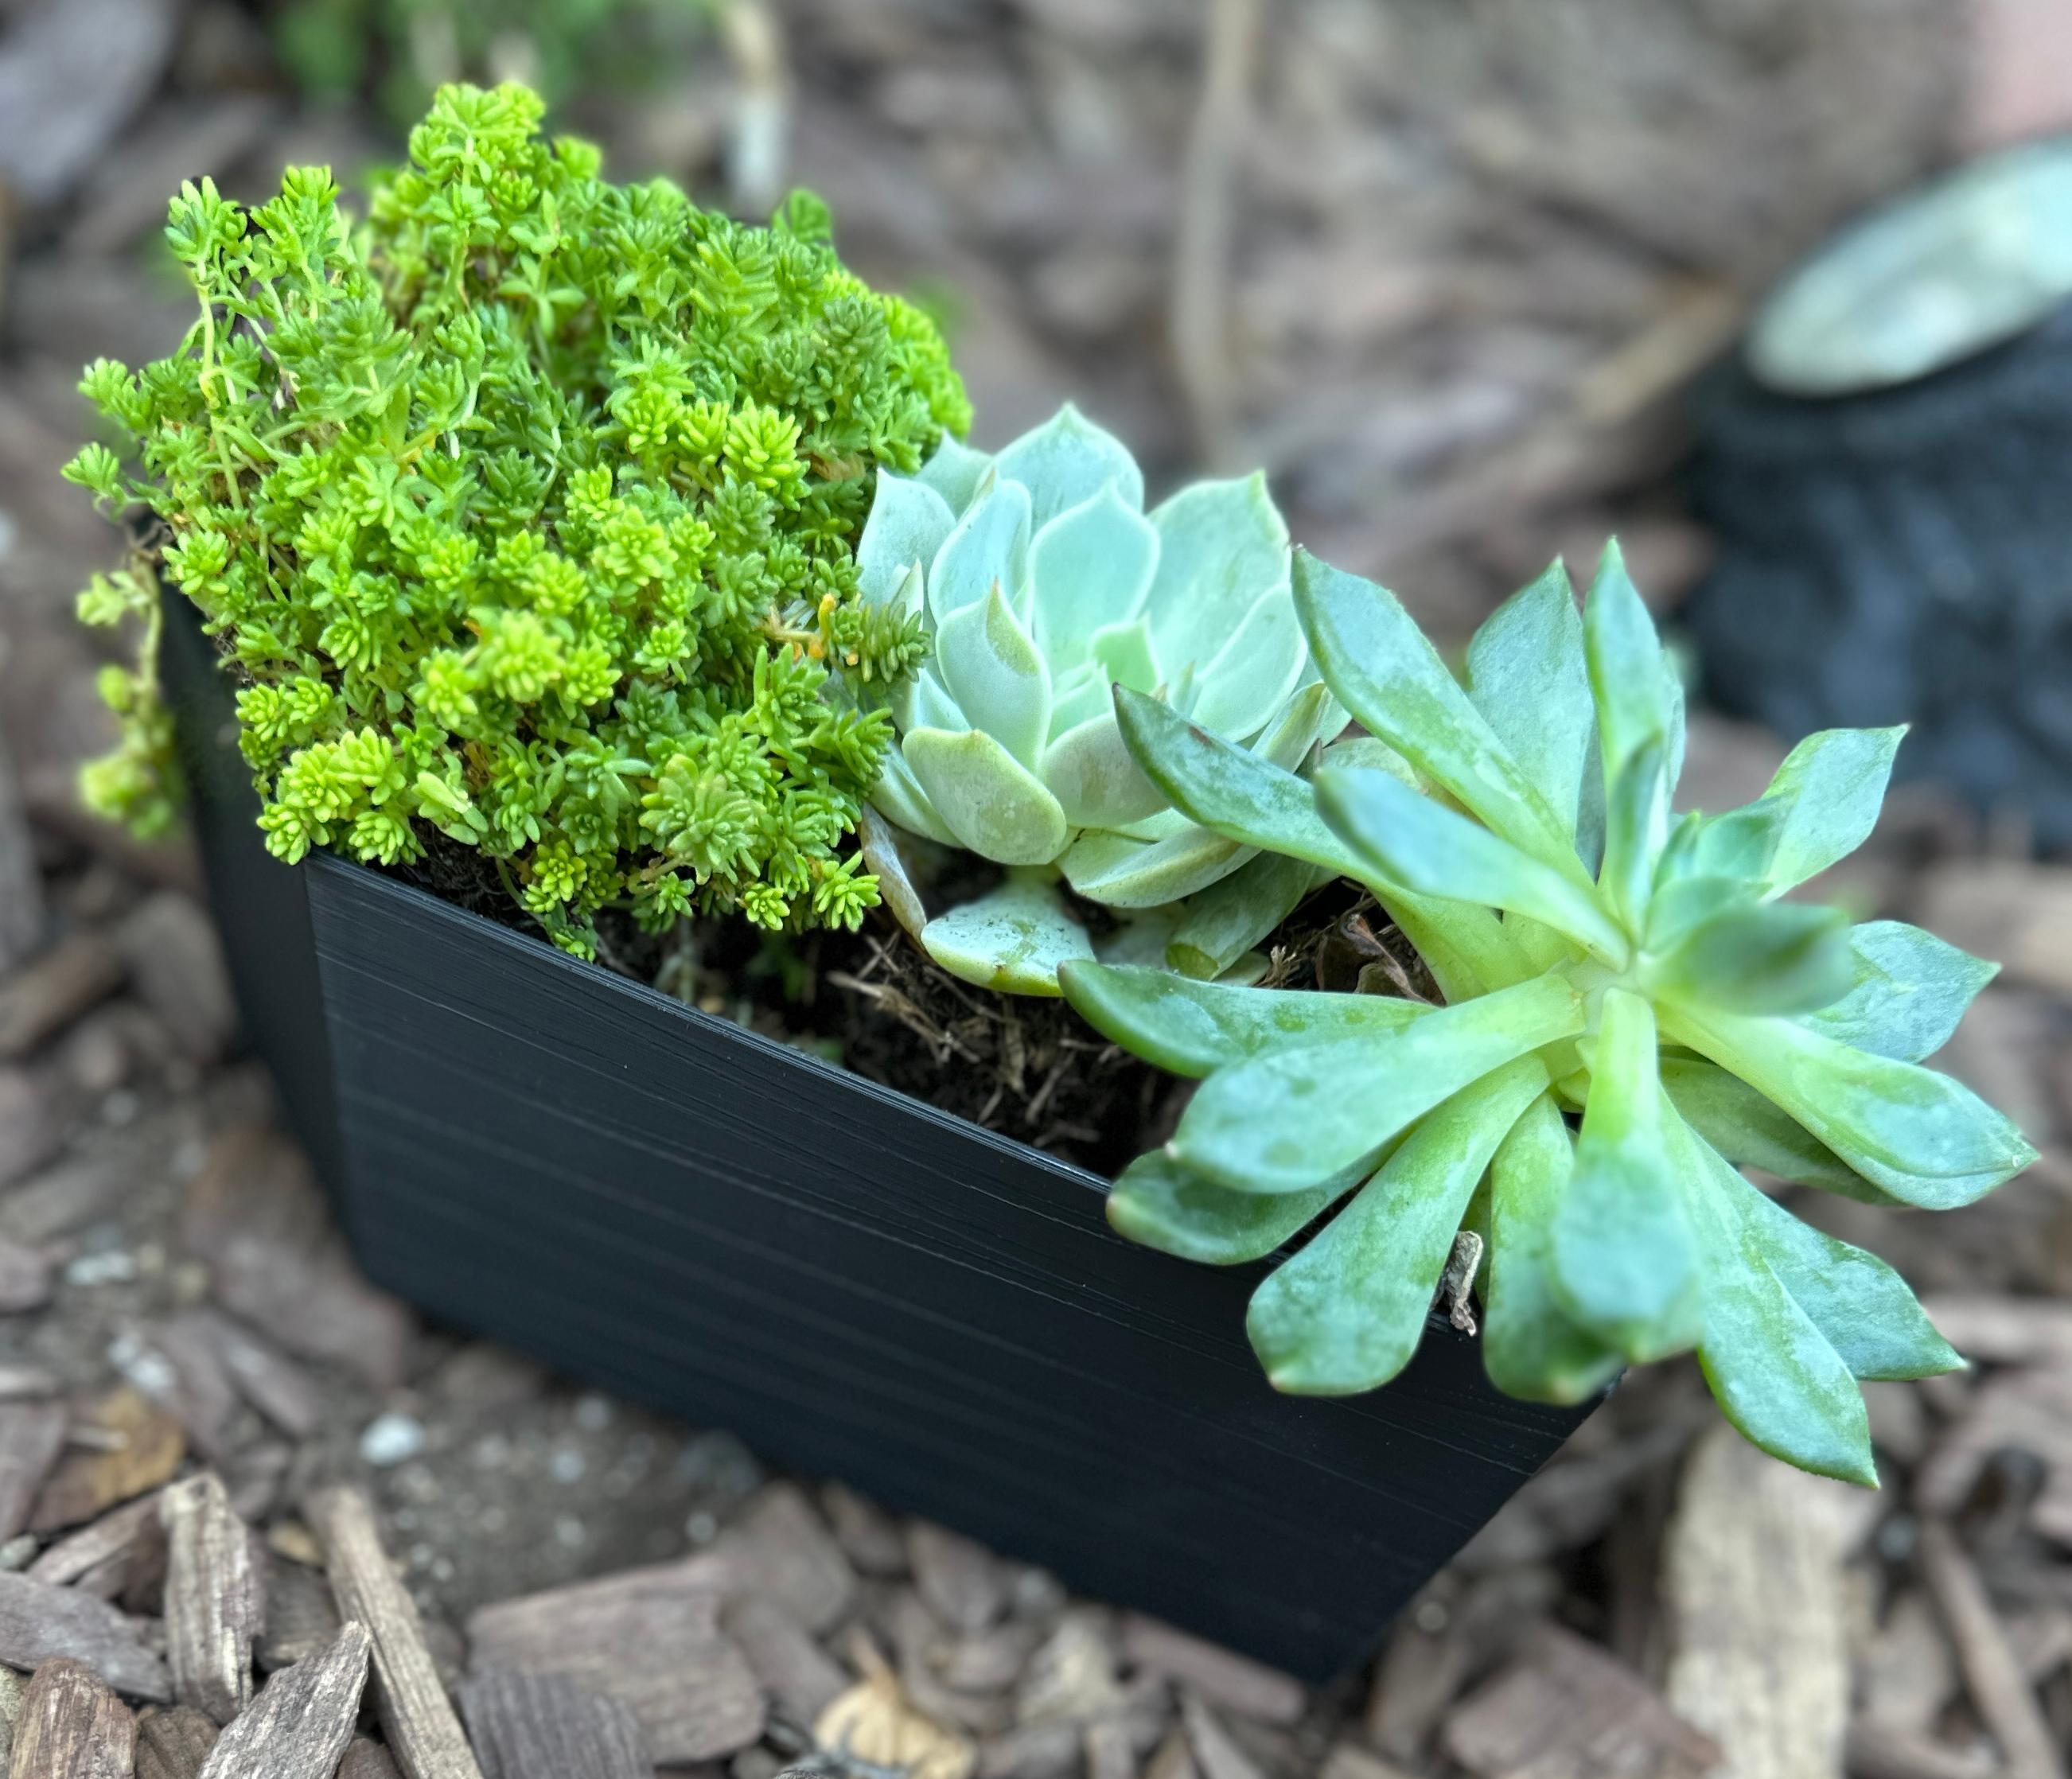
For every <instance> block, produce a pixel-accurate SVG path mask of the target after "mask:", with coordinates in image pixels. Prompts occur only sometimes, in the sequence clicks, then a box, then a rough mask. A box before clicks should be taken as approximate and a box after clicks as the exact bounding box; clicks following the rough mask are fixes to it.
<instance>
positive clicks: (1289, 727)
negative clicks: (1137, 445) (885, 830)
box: [857, 406, 1344, 994]
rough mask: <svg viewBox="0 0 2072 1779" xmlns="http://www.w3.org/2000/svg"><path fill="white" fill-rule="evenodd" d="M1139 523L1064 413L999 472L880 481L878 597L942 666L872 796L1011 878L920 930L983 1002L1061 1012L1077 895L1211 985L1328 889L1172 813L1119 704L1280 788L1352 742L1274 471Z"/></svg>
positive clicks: (1075, 945) (1074, 416)
mask: <svg viewBox="0 0 2072 1779" xmlns="http://www.w3.org/2000/svg"><path fill="white" fill-rule="evenodd" d="M1143 507H1144V478H1143V475H1142V474H1141V471H1140V470H1138V468H1137V464H1136V462H1135V461H1134V460H1133V458H1131V456H1130V454H1129V453H1128V450H1126V449H1125V448H1124V446H1123V445H1122V444H1121V443H1120V441H1118V440H1117V439H1116V438H1113V437H1112V435H1110V434H1109V433H1106V432H1104V431H1103V430H1102V429H1100V427H1098V426H1096V425H1092V424H1091V422H1089V421H1087V420H1086V419H1084V418H1083V417H1082V416H1081V415H1080V414H1079V413H1078V411H1077V410H1076V409H1073V408H1071V407H1070V406H1067V407H1066V408H1065V409H1063V410H1062V411H1061V412H1060V413H1059V414H1058V415H1057V416H1056V417H1054V419H1052V420H1050V421H1048V422H1046V424H1045V425H1042V426H1039V427H1038V428H1036V429H1034V431H1032V432H1030V433H1026V434H1024V435H1023V436H1022V438H1018V439H1017V440H1016V441H1015V442H1013V444H1011V445H1009V446H1007V447H1006V448H1005V450H1002V451H1001V452H1000V453H999V454H997V455H995V456H988V455H986V454H984V453H982V452H979V451H976V450H971V449H969V448H968V447H967V446H964V445H961V444H960V443H958V442H956V440H955V439H954V438H946V439H945V440H944V442H943V445H942V446H941V447H940V449H939V450H937V451H936V453H935V455H934V456H933V457H931V458H930V459H929V461H928V462H927V465H926V466H924V467H923V469H922V470H921V471H920V473H919V475H915V476H914V477H912V478H911V479H910V478H906V477H902V476H898V475H880V476H879V478H878V491H877V494H876V497H875V499H874V503H873V504H872V507H871V512H870V522H869V523H868V524H866V525H865V528H864V533H863V537H862V540H861V543H860V544H858V545H857V568H858V570H859V573H860V576H861V584H862V589H863V594H864V597H865V598H866V599H867V600H870V601H873V602H876V603H877V604H878V605H879V606H883V607H886V608H888V609H889V610H893V611H895V612H898V613H899V614H902V615H911V616H913V617H915V618H919V619H921V620H923V621H924V622H926V623H927V626H928V627H929V629H930V631H931V635H932V638H933V647H932V651H931V653H930V654H929V655H928V656H927V658H926V659H925V660H924V662H923V665H922V667H921V668H920V670H919V672H917V673H915V675H914V676H912V677H911V679H909V680H906V682H905V683H904V684H902V685H900V686H898V688H896V689H895V690H894V691H892V692H890V694H889V697H888V702H889V708H890V712H891V715H892V717H893V720H894V724H895V725H896V726H897V729H898V745H897V746H895V747H894V749H893V750H892V752H891V754H890V756H889V757H888V758H887V760H886V766H885V769H884V771H883V774H882V776H881V777H880V778H879V779H878V785H877V788H876V790H875V791H874V793H873V799H872V800H873V802H874V803H875V805H876V807H877V808H878V811H879V812H880V813H881V814H882V815H883V816H886V818H887V819H888V820H890V821H891V822H893V823H894V824H897V826H898V828H902V829H904V830H906V831H907V832H911V833H914V834H919V835H921V836H925V837H926V838H927V839H928V840H934V841H935V842H938V843H939V844H943V845H945V846H951V847H956V848H961V849H963V850H964V851H966V852H969V853H976V854H977V855H979V856H980V857H982V858H985V859H988V860H990V861H993V863H995V864H997V865H1003V866H1005V867H1008V868H1009V869H1008V873H1007V877H1006V881H1005V882H1004V883H1003V884H1002V885H1001V887H1000V888H999V889H998V890H996V891H995V892H993V894H989V895H988V896H985V897H982V898H979V899H977V900H976V901H973V902H968V903H966V904H964V905H963V906H959V907H956V908H953V909H952V910H950V911H949V912H948V913H947V914H943V915H941V916H939V917H938V918H936V919H935V920H933V921H930V922H927V925H926V926H925V927H924V928H923V930H922V931H921V935H920V936H921V938H922V940H923V943H924V944H925V945H926V946H927V948H928V950H929V951H930V952H931V954H932V955H934V956H935V959H936V960H937V961H938V962H939V963H941V964H942V965H943V967H944V968H947V969H948V970H951V971H952V972H955V973H956V975H959V976H963V977H965V978H966V979H968V980H972V981H974V982H978V983H981V984H985V985H986V986H988V987H991V988H1001V989H1006V990H1009V991H1011V992H1023V993H1035V994H1055V993H1056V992H1058V989H1057V984H1056V971H1057V967H1058V965H1059V963H1062V962H1063V961H1064V960H1065V959H1067V958H1072V957H1079V958H1086V957H1091V956H1092V955H1095V953H1094V941H1093V939H1091V937H1090V936H1089V935H1088V933H1087V930H1086V928H1085V927H1084V926H1083V925H1082V924H1081V923H1080V922H1078V921H1077V920H1076V919H1075V918H1073V916H1072V914H1071V912H1070V911H1069V909H1068V906H1067V903H1066V902H1065V901H1064V899H1063V897H1062V896H1061V895H1060V894H1059V890H1058V884H1059V879H1060V878H1061V877H1062V878H1063V881H1065V882H1067V883H1068V884H1070V885H1071V889H1072V890H1073V891H1074V892H1075V894H1078V895H1079V896H1081V897H1083V898H1086V899H1087V901H1090V902H1098V903H1103V904H1105V905H1107V906H1109V907H1111V908H1112V909H1115V910H1119V911H1120V913H1121V915H1122V917H1123V928H1122V932H1121V934H1120V935H1119V936H1118V938H1117V940H1116V943H1119V944H1120V945H1123V946H1124V947H1127V948H1129V949H1132V950H1133V951H1136V952H1139V953H1144V954H1149V955H1157V954H1158V953H1159V951H1161V948H1162V950H1163V951H1165V954H1166V955H1168V957H1169V958H1170V961H1171V962H1172V963H1173V964H1174V967H1176V968H1186V969H1188V970H1190V971H1191V972H1194V973H1196V974H1200V975H1208V976H1213V975H1215V974H1218V973H1219V972H1221V971H1223V969H1225V968H1227V967H1229V966H1230V965H1231V963H1233V962H1234V961H1235V959H1238V958H1239V956H1240V955H1242V954H1243V953H1244V951H1246V949H1247V948H1248V947H1249V946H1250V945H1251V944H1252V942H1253V941H1254V940H1255V939H1257V938H1259V937H1260V936H1261V935H1264V933H1266V932H1268V931H1271V930H1272V927H1274V926H1276V925H1277V924H1278V923H1279V922H1280V921H1281V918H1283V917H1284V916H1285V914H1286V913H1287V911H1288V909H1289V907H1290V906H1293V902H1294V901H1295V900H1296V899H1297V898H1299V897H1300V895H1301V894H1303V893H1304V892H1305V890H1307V889H1308V888H1309V885H1310V884H1311V882H1312V881H1313V877H1314V873H1313V872H1312V871H1311V870H1310V869H1309V868H1307V867H1297V866H1296V865H1293V863H1292V861H1288V860H1286V859H1280V858H1275V859H1269V860H1265V861H1260V863H1259V865H1258V866H1257V869H1247V868H1248V866H1250V865H1251V864H1252V861H1254V859H1255V857H1256V853H1257V848H1253V847H1250V846H1246V845H1243V844H1238V843H1235V842H1232V841H1231V840H1226V839H1224V838H1223V837H1221V836H1218V835H1215V834H1213V833H1210V832H1206V831H1204V830H1203V829H1202V828H1199V827H1198V826H1196V825H1195V824H1193V823H1191V822H1190V821H1188V820H1186V818H1185V817H1184V816H1181V815H1179V814H1178V813H1177V812H1176V811H1174V809H1173V808H1172V807H1170V803H1169V802H1168V799H1167V798H1166V795H1165V792H1164V791H1162V790H1161V788H1160V787H1158V786H1157V784H1155V783H1153V782H1152V781H1151V780H1150V779H1148V778H1146V777H1145V774H1143V773H1142V772H1141V771H1140V770H1138V768H1137V764H1136V762H1135V761H1134V760H1133V758H1131V757H1130V754H1129V750H1128V748H1127V747H1126V746H1124V742H1123V738H1122V734H1121V731H1120V729H1119V728H1118V727H1117V725H1116V716H1115V711H1114V708H1113V701H1112V688H1115V687H1117V686H1121V687H1126V688H1129V689H1130V690H1131V691H1133V692H1137V693H1138V694H1140V695H1142V696H1145V697H1149V698H1154V699H1156V700H1157V701H1161V703H1162V704H1163V705H1165V706H1166V707H1167V708H1169V709H1170V710H1171V711H1172V712H1173V713H1174V716H1175V717H1176V720H1177V719H1185V720H1186V721H1191V722H1193V723H1194V724H1197V725H1199V726H1200V727H1202V728H1203V729H1207V730H1209V731H1211V732H1212V733H1215V734H1217V735H1219V736H1222V737H1224V738H1225V739H1226V740H1227V741H1228V742H1231V744H1232V745H1234V746H1238V747H1240V748H1245V749H1249V750H1251V751H1252V753H1253V754H1256V757H1257V758H1260V760H1262V761H1264V762H1270V763H1271V764H1272V765H1273V766H1276V767H1280V768H1284V769H1292V768H1294V767H1296V766H1299V765H1301V763H1302V762H1304V761H1305V758H1307V756H1308V755H1309V753H1310V751H1311V750H1312V749H1313V746H1315V744H1316V742H1318V739H1319V738H1320V737H1326V736H1327V735H1328V734H1329V733H1330V732H1331V731H1333V730H1334V729H1338V728H1339V727H1342V725H1343V723H1344V713H1342V711H1340V710H1338V708H1337V706H1336V705H1335V704H1334V701H1332V699H1331V698H1330V695H1329V693H1328V692H1326V690H1325V689H1324V688H1323V687H1322V684H1319V683H1318V676H1317V672H1316V670H1315V668H1314V667H1313V665H1312V664H1311V663H1310V660H1309V649H1308V647H1307V646H1306V645H1305V643H1304V640H1303V637H1302V632H1301V627H1300V625H1299V624H1298V623H1297V621H1296V616H1295V605H1294V599H1293V594H1292V592H1291V590H1290V588H1289V549H1288V528H1287V527H1286V525H1285V524H1284V523H1283V522H1282V520H1281V515H1280V514H1279V512H1276V510H1275V507H1274V505H1273V502H1272V498H1271V497H1270V496H1269V495H1268V493H1267V491H1266V484H1265V480H1264V478H1263V477H1261V476H1258V475H1253V476H1251V477H1248V478H1246V479H1242V480H1235V481H1221V482H1202V483H1195V484H1194V486H1192V487H1187V488H1183V489H1182V490H1181V491H1179V492H1178V493H1177V494H1175V495H1173V496H1172V498H1171V499H1168V500H1166V501H1165V503H1163V504H1161V505H1160V506H1159V507H1156V508H1154V509H1153V511H1152V512H1150V513H1149V515H1147V514H1146V513H1145V512H1144V510H1143ZM874 857H875V855H874ZM1212 886H1215V887H1216V889H1217V890H1218V891H1219V894H1218V895H1217V897H1216V898H1215V900H1213V901H1211V902H1198V903H1196V904H1194V905H1192V906H1189V907H1188V908H1186V909H1184V910H1182V909H1180V908H1178V906H1175V905H1177V904H1179V903H1181V902H1182V901H1183V900H1184V899H1185V898H1190V897H1198V896H1199V894H1200V893H1201V892H1202V891H1204V890H1210V889H1211V887H1212ZM1153 911H1155V912H1153Z"/></svg>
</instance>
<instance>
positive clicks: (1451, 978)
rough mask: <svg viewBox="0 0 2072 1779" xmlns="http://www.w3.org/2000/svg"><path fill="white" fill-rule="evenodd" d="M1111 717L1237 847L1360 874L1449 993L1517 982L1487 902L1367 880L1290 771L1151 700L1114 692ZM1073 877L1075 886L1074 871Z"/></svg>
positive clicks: (1193, 813) (1180, 801) (1170, 785)
mask: <svg viewBox="0 0 2072 1779" xmlns="http://www.w3.org/2000/svg"><path fill="white" fill-rule="evenodd" d="M1305 696H1307V694H1305ZM1116 720H1117V721H1118V722H1119V723H1120V725H1121V728H1122V735H1123V739H1124V741H1125V742H1128V744H1129V750H1130V752H1131V753H1132V754H1134V755H1135V756H1136V758H1137V763H1138V764H1139V765H1140V766H1142V767H1143V768H1144V770H1145V775H1146V776H1147V777H1149V779H1150V780H1151V781H1152V783H1154V784H1156V785H1157V787H1158V788H1159V789H1160V790H1161V791H1164V792H1165V795H1167V796H1168V797H1170V799H1172V802H1173V807H1174V808H1175V809H1178V810H1179V811H1181V812H1182V814H1183V815H1185V816H1186V817H1187V818H1188V819H1189V820H1190V821H1195V822H1198V823H1200V824H1201V825H1202V827H1203V828H1207V829H1208V830H1210V831H1211V832H1213V833H1217V834H1221V835H1223V836H1226V837H1227V838H1228V839H1230V840H1232V841H1235V842H1238V843H1240V844H1244V845H1246V846H1250V847H1263V848H1266V849H1267V850H1268V851H1271V852H1275V853H1285V854H1287V855H1289V857H1294V858H1298V859H1305V860H1307V861H1309V863H1310V864H1312V865H1320V866H1322V868H1323V869H1326V870H1327V871H1330V872H1332V873H1334V874H1338V875H1343V876H1346V877H1355V878H1358V879H1360V880H1361V881H1367V884H1368V887H1369V888H1370V889H1372V890H1374V891H1375V894H1377V895H1378V896H1379V898H1380V900H1381V901H1382V902H1383V903H1384V904H1385V905H1386V906H1387V909H1388V911H1389V914H1390V916H1391V918H1393V919H1394V920H1395V921H1396V923H1397V924H1398V925H1399V926H1401V927H1402V928H1403V929H1404V931H1405V932H1406V933H1408V934H1409V935H1411V940H1412V943H1413V944H1415V945H1416V947H1417V949H1418V951H1419V952H1420V955H1422V956H1423V957H1424V961H1425V962H1426V963H1428V964H1429V965H1430V966H1431V968H1432V970H1433V974H1434V975H1435V976H1437V980H1438V982H1439V985H1440V987H1441V988H1442V989H1444V990H1445V992H1446V994H1447V995H1448V996H1449V998H1456V999H1457V998H1459V997H1460V996H1462V995H1464V994H1471V993H1474V992H1477V991H1478V990H1479V989H1480V988H1482V987H1483V986H1485V985H1486V984H1496V983H1503V982H1509V981H1515V980H1517V977H1518V976H1519V973H1520V972H1519V968H1518V962H1519V960H1518V955H1517V952H1516V949H1515V947H1514V946H1512V944H1511V942H1510V940H1509V939H1507V936H1506V935H1505V933H1504V931H1503V924H1502V922H1499V921H1498V920H1497V919H1496V918H1495V917H1494V916H1493V915H1492V914H1490V912H1489V910H1487V909H1486V908H1474V907H1470V906H1466V905H1462V904H1447V903H1443V902H1434V901H1432V900H1429V899H1428V898H1420V897H1418V896H1416V895H1414V894H1412V893H1411V892H1409V891H1408V890H1404V889H1403V888H1402V887H1401V886H1400V885H1389V884H1386V883H1383V882H1379V881H1370V880H1371V878H1372V875H1373V873H1372V870H1371V867H1370V866H1369V865H1367V863H1366V861H1363V859H1362V858H1361V857H1359V854H1357V853H1355V852H1354V851H1353V849H1352V848H1350V847H1349V846H1348V845H1347V844H1346V842H1345V841H1344V840H1342V839H1340V838H1339V836H1338V835H1336V834H1335V833H1334V832H1332V831H1331V829H1330V828H1329V827H1328V826H1327V825H1326V823H1325V821H1324V819H1323V817H1322V814H1321V813H1320V812H1319V811H1318V807H1317V797H1316V792H1315V791H1314V790H1313V787H1311V786H1310V785H1309V784H1308V783H1305V781H1304V780H1302V779H1298V778H1297V777H1296V776H1295V774H1293V773H1292V772H1289V771H1285V770H1281V768H1279V767H1277V766H1275V765H1274V764H1273V763H1272V762H1271V761H1269V760H1268V759H1266V758H1262V756H1261V755H1260V754H1257V753H1253V752H1249V751H1248V750H1245V749H1244V748H1241V747H1235V746H1232V745H1231V743H1230V742H1226V741H1224V740H1223V739H1222V738H1221V737H1218V736H1215V735H1211V734H1210V733H1208V732H1207V730H1206V729H1202V728H1201V727H1200V726H1199V725H1196V724H1194V723H1190V722H1189V721H1187V720H1186V718H1185V717H1181V716H1178V715H1177V714H1176V713H1174V712H1173V711H1171V710H1170V709H1167V708H1166V707H1165V705H1161V704H1159V703H1157V701H1155V700H1153V699H1149V698H1142V697H1137V696H1133V695H1132V694H1130V693H1128V692H1121V691H1118V692H1116ZM1073 883H1074V887H1075V888H1077V887H1079V882H1078V879H1077V878H1075V879H1074V880H1073ZM1081 894H1091V892H1089V891H1086V890H1082V891H1081ZM1103 899H1106V898H1102V897H1100V896H1098V895H1096V900H1103Z"/></svg>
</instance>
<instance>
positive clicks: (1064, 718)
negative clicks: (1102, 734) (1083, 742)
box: [1038, 638, 1115, 741]
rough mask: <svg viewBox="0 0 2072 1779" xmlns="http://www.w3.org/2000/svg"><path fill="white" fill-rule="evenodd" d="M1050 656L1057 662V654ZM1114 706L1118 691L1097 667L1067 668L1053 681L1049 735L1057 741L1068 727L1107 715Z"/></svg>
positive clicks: (1055, 675)
mask: <svg viewBox="0 0 2072 1779" xmlns="http://www.w3.org/2000/svg"><path fill="white" fill-rule="evenodd" d="M1038 640H1041V639H1040V638H1039V639H1038ZM1050 659H1051V661H1052V663H1053V664H1055V662H1056V660H1057V657H1056V656H1055V655H1051V656H1050ZM1114 708H1115V693H1114V692H1113V690H1112V688H1111V687H1110V686H1109V684H1108V679H1107V676H1105V675H1104V674H1103V673H1102V672H1101V671H1100V668H1098V667H1096V666H1095V665H1093V664H1091V663H1087V664H1082V665H1080V666H1079V667H1075V668H1066V669H1065V671H1064V672H1063V673H1062V674H1054V676H1053V677H1052V679H1051V682H1050V738H1051V739H1052V740H1053V741H1055V740H1056V739H1057V738H1058V737H1059V736H1060V735H1062V734H1063V733H1065V731H1066V730H1067V729H1077V728H1078V727H1079V725H1080V724H1081V723H1083V722H1087V721H1091V719H1092V718H1094V717H1105V716H1106V715H1108V713H1109V712H1110V711H1112V710H1113V709H1114Z"/></svg>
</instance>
